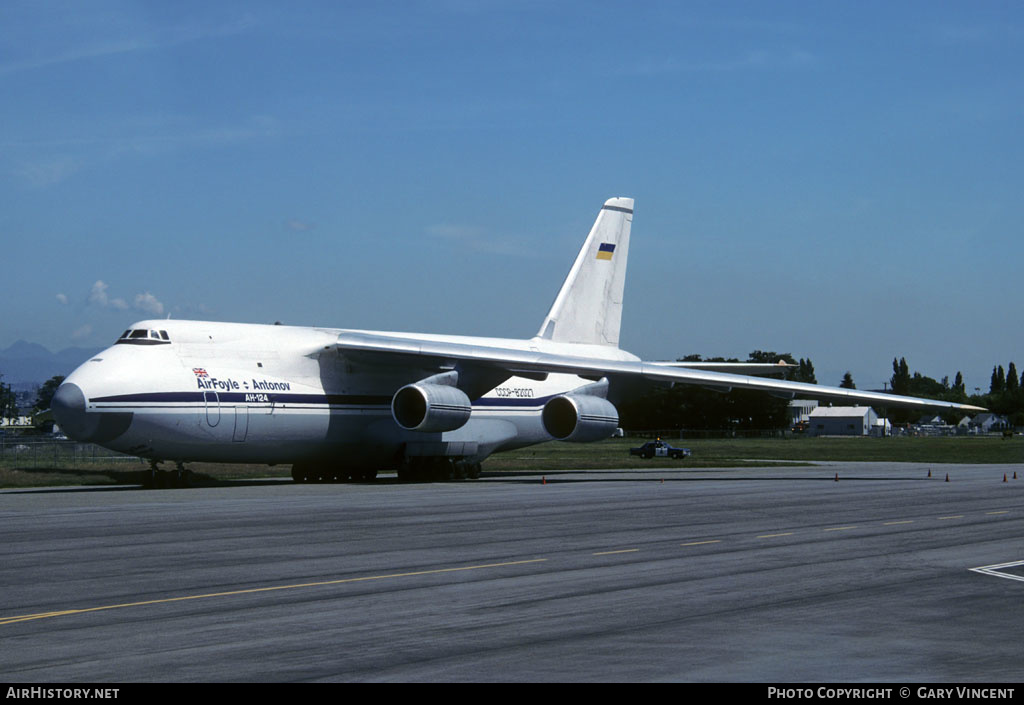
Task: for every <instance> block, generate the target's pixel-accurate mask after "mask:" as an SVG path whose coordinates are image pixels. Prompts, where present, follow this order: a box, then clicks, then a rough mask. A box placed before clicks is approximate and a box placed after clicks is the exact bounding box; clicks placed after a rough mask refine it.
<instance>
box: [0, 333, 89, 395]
mask: <svg viewBox="0 0 1024 705" xmlns="http://www.w3.org/2000/svg"><path fill="white" fill-rule="evenodd" d="M101 350H103V348H65V349H64V350H61V351H60V352H56V353H55V352H50V351H49V350H47V349H46V348H44V347H43V346H42V345H39V344H38V343H27V342H25V341H24V340H19V341H18V342H16V343H14V344H13V345H12V346H11V347H9V348H7V349H6V350H0V374H3V380H4V383H5V384H11V385H15V384H17V385H23V384H42V383H43V382H45V381H46V380H48V379H50V378H51V377H53V376H54V375H65V376H66V375H69V374H71V372H72V371H73V370H74V369H75V368H76V367H78V366H79V365H81V364H82V363H83V362H85V361H86V360H88V359H89V358H90V357H94V356H95V355H96V354H97V353H99V352H100V351H101Z"/></svg>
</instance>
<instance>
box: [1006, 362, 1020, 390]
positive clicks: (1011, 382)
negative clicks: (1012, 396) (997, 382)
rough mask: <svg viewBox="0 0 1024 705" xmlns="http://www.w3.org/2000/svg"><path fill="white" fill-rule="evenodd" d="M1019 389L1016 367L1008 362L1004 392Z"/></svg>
mask: <svg viewBox="0 0 1024 705" xmlns="http://www.w3.org/2000/svg"><path fill="white" fill-rule="evenodd" d="M1019 387H1020V380H1019V379H1018V377H1017V366H1016V365H1015V364H1013V362H1012V361H1011V362H1010V368H1009V369H1008V370H1007V371H1006V391H1008V392H1011V393H1012V392H1016V391H1017V389H1018V388H1019Z"/></svg>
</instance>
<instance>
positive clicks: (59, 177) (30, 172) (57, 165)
mask: <svg viewBox="0 0 1024 705" xmlns="http://www.w3.org/2000/svg"><path fill="white" fill-rule="evenodd" d="M81 168H82V162H81V160H79V159H75V158H73V157H55V158H53V159H46V160H43V161H39V162H34V163H32V164H26V165H24V166H23V167H22V168H21V169H20V170H19V171H18V175H19V176H20V177H21V178H22V180H24V181H25V182H26V183H27V184H28V185H29V186H32V187H34V188H46V187H47V186H54V185H56V184H59V183H60V182H61V181H64V180H65V179H67V178H68V177H70V176H71V175H72V174H74V173H75V172H76V171H78V170H79V169H81Z"/></svg>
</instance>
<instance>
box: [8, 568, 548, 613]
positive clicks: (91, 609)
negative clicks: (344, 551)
mask: <svg viewBox="0 0 1024 705" xmlns="http://www.w3.org/2000/svg"><path fill="white" fill-rule="evenodd" d="M546 560H547V558H534V559H532V560H526V561H509V562H507V563H484V564H481V565H469V566H463V567H461V568H436V569H434V570H417V571H412V572H409V573H387V574H385V575H367V576H363V577H361V578H340V579H338V580H321V581H318V582H315V583H296V584H293V585H274V586H271V587H261V588H248V589H245V590H229V591H226V592H209V593H205V594H202V595H182V596H180V597H165V598H162V599H158V600H142V601H139V602H123V603H121V604H117V605H103V606H101V607H85V608H83V609H75V610H60V611H56V612H40V613H38V614H22V615H17V616H13V617H2V618H0V625H5V624H14V623H16V622H27V621H30V620H33V619H46V618H47V617H62V616H66V615H71V614H84V613H86V612H101V611H103V610H116V609H120V608H122V607H142V606H145V605H160V604H165V603H168V602H183V601H185V600H202V599H205V598H208V597H230V596H233V595H251V594H255V593H258V592H273V591H275V590H296V589H299V588H310V587H323V586H325V585H343V584H345V583H361V582H368V581H371V580H388V579H391V578H410V577H413V576H417V575H440V574H442V573H456V572H460V571H466V570H482V569H485V568H504V567H507V566H513V565H526V564H528V563H543V562H544V561H546Z"/></svg>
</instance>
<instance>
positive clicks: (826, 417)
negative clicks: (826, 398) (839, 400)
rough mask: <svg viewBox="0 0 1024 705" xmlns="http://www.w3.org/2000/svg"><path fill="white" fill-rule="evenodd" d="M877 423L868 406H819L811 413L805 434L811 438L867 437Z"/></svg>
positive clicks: (872, 410)
mask: <svg viewBox="0 0 1024 705" xmlns="http://www.w3.org/2000/svg"><path fill="white" fill-rule="evenodd" d="M876 423H878V414H876V413H875V410H874V409H872V408H871V407H870V406H819V407H818V408H817V409H814V410H813V411H811V414H810V418H809V425H808V427H807V433H808V435H811V436H867V435H869V434H870V433H871V429H872V427H873V426H875V424H876Z"/></svg>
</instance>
